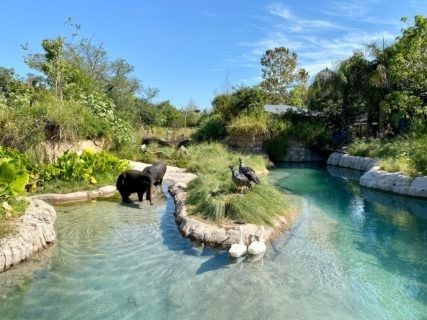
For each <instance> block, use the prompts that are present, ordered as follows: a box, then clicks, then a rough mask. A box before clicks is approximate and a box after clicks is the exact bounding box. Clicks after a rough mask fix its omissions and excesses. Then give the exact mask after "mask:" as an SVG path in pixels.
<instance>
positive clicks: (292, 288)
mask: <svg viewBox="0 0 427 320" xmlns="http://www.w3.org/2000/svg"><path fill="white" fill-rule="evenodd" d="M334 176H340V177H334ZM342 176H344V177H350V178H351V177H354V176H357V173H355V172H348V171H340V172H337V170H333V168H332V169H331V170H330V173H329V172H328V171H327V170H326V169H325V168H320V167H316V166H287V167H283V168H279V169H277V170H275V171H273V173H272V175H271V179H272V180H273V181H274V183H276V184H277V185H278V186H280V187H281V188H282V189H283V190H284V191H285V192H292V193H295V194H299V195H301V196H303V197H304V199H305V201H304V204H303V206H302V208H301V214H300V218H299V219H298V221H297V222H296V224H295V227H294V228H293V230H292V232H291V233H290V234H288V235H286V236H283V237H281V238H279V239H277V240H276V241H275V242H274V243H273V244H272V246H269V248H268V252H267V254H266V256H265V257H264V258H263V259H262V260H258V261H255V262H249V261H248V260H245V261H243V262H242V263H234V262H233V261H232V260H231V259H230V258H229V257H228V254H227V253H226V252H221V251H216V250H212V249H208V248H199V247H197V246H195V245H193V244H192V243H191V242H190V241H188V240H186V239H183V238H182V237H181V235H180V234H179V233H178V231H177V227H176V225H175V222H174V219H173V209H174V204H173V200H172V199H171V198H170V196H167V198H166V199H165V200H160V201H158V202H157V203H156V204H155V205H154V206H149V205H148V204H146V203H144V204H143V205H142V206H141V208H139V207H132V206H123V205H121V204H119V201H118V200H114V201H99V202H96V203H88V204H79V205H74V206H68V207H62V208H58V209H57V211H58V219H57V222H56V230H57V233H58V241H57V244H56V245H55V246H54V247H52V248H50V249H48V250H45V251H43V253H41V254H39V255H37V256H36V257H35V259H32V260H30V261H29V262H25V263H23V264H21V265H19V266H18V267H17V268H15V269H13V270H10V271H7V272H5V273H2V274H0V285H1V289H0V319H2V320H3V319H375V320H376V319H405V320H406V319H426V318H427V202H426V201H420V200H414V199H408V198H401V197H397V196H393V195H391V194H385V193H378V192H374V191H370V190H366V189H361V188H360V187H359V186H358V184H357V183H355V182H352V181H351V180H346V179H342V178H341V177H342Z"/></svg>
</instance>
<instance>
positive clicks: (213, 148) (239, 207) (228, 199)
mask: <svg viewBox="0 0 427 320" xmlns="http://www.w3.org/2000/svg"><path fill="white" fill-rule="evenodd" d="M189 151H190V160H189V162H188V164H187V165H186V167H187V169H188V170H189V171H191V172H194V173H196V174H197V176H198V178H197V179H195V180H194V181H192V182H191V183H190V184H189V191H188V198H187V204H188V205H189V208H190V210H191V212H192V213H193V214H199V215H202V216H204V217H206V218H208V219H211V220H215V221H218V220H222V219H232V220H238V221H243V222H248V223H257V224H265V225H270V224H272V223H273V221H274V219H275V218H276V217H278V216H280V215H284V214H286V213H287V212H288V211H289V209H290V205H289V203H288V201H287V200H288V199H287V198H286V197H285V195H283V194H282V193H281V192H279V191H278V190H277V189H276V188H275V187H274V186H272V185H271V184H269V183H268V182H266V181H263V182H262V183H261V184H260V185H256V186H254V187H253V188H252V189H251V190H249V191H248V192H246V193H245V194H243V195H240V194H237V193H236V192H235V186H234V185H233V183H232V181H231V172H230V169H229V168H228V167H227V165H235V166H236V165H237V164H238V158H239V157H241V158H243V159H244V161H245V163H247V165H249V166H250V167H252V168H254V169H255V170H257V171H258V172H262V171H263V170H265V160H264V159H263V158H262V157H261V156H243V155H241V154H238V153H233V152H228V151H227V150H226V149H225V147H224V146H223V145H221V144H218V143H211V144H200V145H194V146H191V147H190V148H189ZM207 154H208V155H209V157H206V155H207Z"/></svg>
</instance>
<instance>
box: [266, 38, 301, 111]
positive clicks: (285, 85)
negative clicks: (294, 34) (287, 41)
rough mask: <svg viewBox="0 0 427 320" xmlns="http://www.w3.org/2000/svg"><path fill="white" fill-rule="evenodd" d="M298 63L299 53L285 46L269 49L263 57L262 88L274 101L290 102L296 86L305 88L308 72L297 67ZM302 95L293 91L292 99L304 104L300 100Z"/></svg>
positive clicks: (277, 102) (278, 102)
mask: <svg viewBox="0 0 427 320" xmlns="http://www.w3.org/2000/svg"><path fill="white" fill-rule="evenodd" d="M297 64H298V63H297V54H296V53H295V52H291V51H289V49H287V48H284V47H278V48H274V49H273V50H267V51H266V52H265V54H264V55H263V57H262V58H261V65H262V66H263V68H262V78H263V81H262V82H261V88H262V89H263V90H265V91H266V92H267V93H268V95H269V97H270V99H271V100H272V101H273V102H274V103H276V104H280V103H289V102H290V100H291V99H290V97H291V92H292V91H293V90H295V88H300V89H302V90H304V89H305V87H306V83H307V80H308V72H307V71H306V70H304V69H302V68H300V69H297ZM302 97H303V95H301V94H300V93H297V92H293V97H292V100H293V101H294V102H297V103H298V104H299V105H300V104H304V101H299V100H300V99H301V98H302Z"/></svg>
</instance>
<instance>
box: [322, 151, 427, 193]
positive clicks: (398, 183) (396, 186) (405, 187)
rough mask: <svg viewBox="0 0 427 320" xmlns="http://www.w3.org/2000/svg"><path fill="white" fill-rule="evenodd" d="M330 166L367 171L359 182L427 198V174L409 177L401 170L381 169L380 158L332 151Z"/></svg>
mask: <svg viewBox="0 0 427 320" xmlns="http://www.w3.org/2000/svg"><path fill="white" fill-rule="evenodd" d="M327 164H328V165H330V166H337V167H342V168H350V169H354V170H360V171H365V173H364V174H363V175H362V176H361V177H360V179H359V184H360V185H361V186H363V187H366V188H372V189H377V190H382V191H387V192H392V193H396V194H400V195H405V196H411V197H418V198H427V176H422V177H409V176H406V175H404V174H401V173H399V172H387V171H384V170H380V167H379V166H378V160H377V159H373V158H368V157H356V156H351V155H348V154H345V153H338V152H334V153H332V154H331V155H330V156H329V158H328V161H327Z"/></svg>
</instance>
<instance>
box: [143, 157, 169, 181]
mask: <svg viewBox="0 0 427 320" xmlns="http://www.w3.org/2000/svg"><path fill="white" fill-rule="evenodd" d="M142 173H145V174H147V175H149V176H150V177H151V178H152V179H153V184H154V185H155V186H159V185H160V186H161V185H162V182H163V177H164V176H165V173H166V164H165V163H164V162H163V161H161V160H157V161H155V162H154V163H153V164H152V165H151V166H148V167H145V168H144V170H143V171H142Z"/></svg>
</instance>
